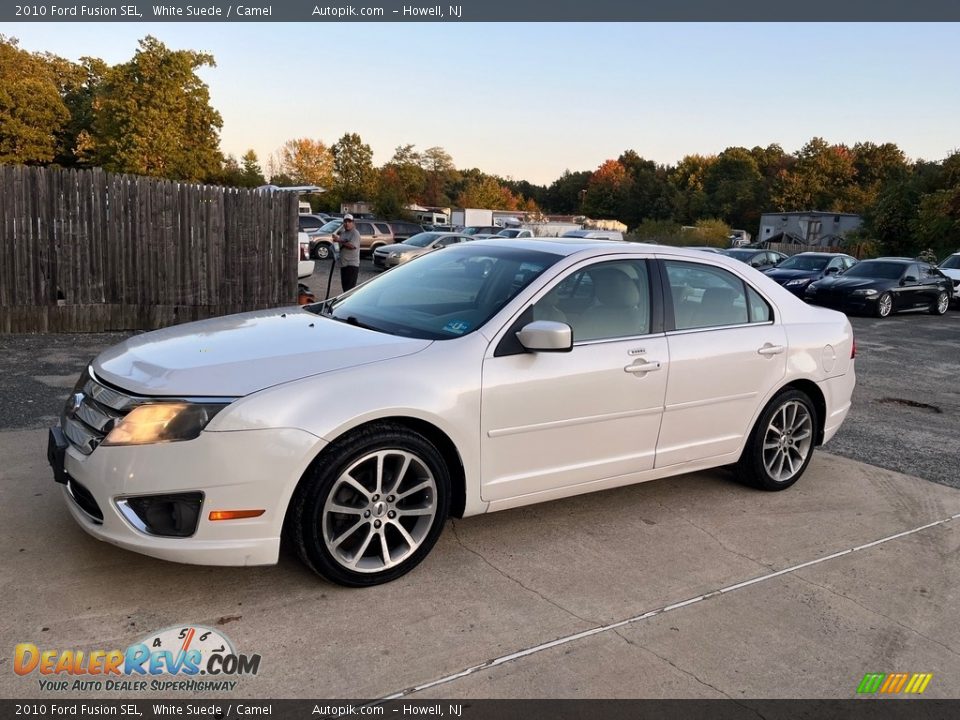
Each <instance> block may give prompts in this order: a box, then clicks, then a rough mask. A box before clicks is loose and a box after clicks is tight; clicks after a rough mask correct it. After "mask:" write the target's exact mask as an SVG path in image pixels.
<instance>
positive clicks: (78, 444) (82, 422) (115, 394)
mask: <svg viewBox="0 0 960 720" xmlns="http://www.w3.org/2000/svg"><path fill="white" fill-rule="evenodd" d="M137 404H138V400H137V398H134V397H132V396H130V395H127V394H126V393H123V392H121V391H119V390H116V389H114V388H111V387H108V386H106V385H104V384H103V383H101V382H100V381H98V380H96V379H94V378H93V377H92V375H91V374H90V371H89V370H84V373H83V375H82V376H81V378H80V381H78V382H77V385H76V387H75V388H74V391H73V394H72V395H71V396H70V398H68V399H67V404H66V407H65V408H64V411H63V417H62V418H61V424H62V425H63V434H64V435H66V436H67V440H69V441H70V444H71V445H73V446H74V447H75V448H76V449H77V450H79V451H80V452H82V453H83V454H84V455H89V454H90V453H92V452H93V451H94V450H96V449H97V446H98V445H99V444H100V443H101V442H103V439H104V438H105V437H106V436H107V435H108V434H109V432H110V431H111V430H113V428H114V426H115V425H116V424H117V423H118V422H119V421H120V420H121V419H122V418H123V417H124V416H125V415H126V414H127V413H128V412H130V410H132V409H133V408H134V407H135V406H136V405H137ZM94 504H96V503H94Z"/></svg>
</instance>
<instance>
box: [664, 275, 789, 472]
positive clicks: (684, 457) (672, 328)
mask: <svg viewBox="0 0 960 720" xmlns="http://www.w3.org/2000/svg"><path fill="white" fill-rule="evenodd" d="M661 268H662V278H663V283H664V287H665V291H664V297H665V305H664V310H665V317H664V323H665V328H666V331H667V332H666V337H667V344H668V347H669V355H670V377H669V380H668V383H667V393H666V400H665V402H664V412H663V422H662V423H661V427H660V439H659V442H658V443H657V461H656V466H657V467H658V468H659V467H667V466H670V465H676V464H678V463H686V462H693V461H697V460H702V459H706V458H711V457H715V456H718V455H724V454H727V453H731V452H734V451H736V450H737V449H738V448H739V447H740V444H741V443H742V442H743V439H744V436H745V435H746V434H747V433H748V432H749V431H750V423H751V421H752V419H753V417H754V415H755V413H756V412H757V409H758V406H759V405H760V404H761V403H762V402H763V401H764V398H765V397H766V396H767V395H768V394H769V393H770V392H771V391H772V390H773V389H774V388H776V386H777V385H779V384H780V382H781V380H782V379H783V376H784V374H785V372H786V358H787V338H786V332H785V330H784V328H783V326H782V324H780V322H779V319H778V318H776V317H775V314H774V310H773V305H772V304H771V303H770V302H769V301H768V300H767V299H765V298H764V297H763V296H762V295H761V294H760V293H759V292H758V291H757V290H756V289H755V288H753V287H752V286H750V285H749V284H748V283H746V282H745V281H744V280H743V279H741V278H740V277H739V276H737V275H735V274H734V273H732V272H730V271H728V270H726V269H725V268H721V267H718V266H715V265H709V264H706V263H699V262H696V261H693V262H691V261H687V260H683V261H679V260H671V259H666V258H665V259H663V260H662V261H661Z"/></svg>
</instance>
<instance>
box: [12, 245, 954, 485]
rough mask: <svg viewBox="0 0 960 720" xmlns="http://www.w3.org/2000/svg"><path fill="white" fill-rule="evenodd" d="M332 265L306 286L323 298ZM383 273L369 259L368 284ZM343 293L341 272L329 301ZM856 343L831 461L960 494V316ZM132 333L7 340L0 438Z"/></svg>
mask: <svg viewBox="0 0 960 720" xmlns="http://www.w3.org/2000/svg"><path fill="white" fill-rule="evenodd" d="M328 273H329V266H328V265H327V264H326V263H323V264H320V263H318V265H317V269H316V271H315V272H314V274H313V276H312V277H311V278H309V279H308V280H307V281H306V283H305V284H306V285H307V286H308V287H309V288H310V289H311V290H313V291H314V292H315V293H316V294H317V296H318V298H323V297H324V295H325V293H326V288H327V277H328ZM375 274H376V272H375V271H374V270H373V267H372V265H371V263H370V261H369V260H366V259H365V260H363V261H362V265H361V271H360V281H361V282H363V281H365V280H368V279H369V278H371V277H373V276H374V275H375ZM339 291H340V279H339V276H338V273H337V272H334V278H333V282H332V285H331V295H336V294H337V293H338V292H339ZM851 321H852V323H853V326H854V331H855V333H856V337H857V389H856V392H855V394H854V406H853V409H852V411H851V413H850V415H849V417H848V418H847V421H846V422H845V423H844V425H843V427H842V428H841V429H840V432H839V433H837V435H836V437H835V438H834V439H833V440H832V441H831V442H830V444H829V445H828V446H827V448H826V449H827V450H828V451H829V452H831V453H835V454H838V455H842V456H844V457H848V458H852V459H854V460H859V461H861V462H866V463H870V464H872V465H879V466H880V467H884V468H888V469H890V470H896V471H898V472H902V473H906V474H909V475H916V476H918V477H922V478H926V479H927V480H932V481H933V482H937V483H941V484H943V485H950V486H952V487H958V488H960V379H958V378H960V372H958V371H960V358H958V348H960V312H958V311H956V310H951V311H950V312H949V313H948V314H947V315H946V316H945V317H932V316H930V315H926V314H920V313H907V314H902V315H896V316H894V317H891V318H888V319H886V320H875V319H870V318H852V319H851ZM129 335H130V333H101V334H63V335H0V353H2V355H0V357H2V358H3V360H2V361H0V362H2V366H3V370H4V372H3V373H2V374H0V397H2V398H3V402H2V403H0V430H13V429H23V428H41V427H45V426H47V425H50V424H51V423H54V422H55V421H56V418H57V416H58V415H59V413H60V409H61V408H62V406H63V402H64V400H65V399H66V397H67V395H68V393H69V392H70V390H71V388H73V385H74V383H75V382H76V379H77V377H79V375H80V371H81V370H82V369H83V367H84V366H85V365H86V363H87V362H89V361H90V359H91V358H92V357H94V356H95V355H96V354H97V353H99V352H100V351H101V350H102V349H104V348H106V347H109V346H110V345H113V344H115V343H117V342H120V341H121V340H123V339H124V338H126V337H129Z"/></svg>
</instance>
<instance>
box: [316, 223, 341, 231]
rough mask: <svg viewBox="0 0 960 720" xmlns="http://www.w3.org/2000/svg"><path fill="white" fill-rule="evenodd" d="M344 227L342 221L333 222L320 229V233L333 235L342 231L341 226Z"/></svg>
mask: <svg viewBox="0 0 960 720" xmlns="http://www.w3.org/2000/svg"><path fill="white" fill-rule="evenodd" d="M341 225H343V221H342V220H331V221H330V222H328V223H327V224H326V225H324V226H323V227H321V228H320V232H323V233H332V232H336V231H337V230H339V229H340V226H341Z"/></svg>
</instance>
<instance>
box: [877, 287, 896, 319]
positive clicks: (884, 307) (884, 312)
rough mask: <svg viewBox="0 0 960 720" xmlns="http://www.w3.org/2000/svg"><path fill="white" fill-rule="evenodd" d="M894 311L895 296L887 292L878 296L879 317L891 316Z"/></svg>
mask: <svg viewBox="0 0 960 720" xmlns="http://www.w3.org/2000/svg"><path fill="white" fill-rule="evenodd" d="M892 311H893V296H892V295H891V294H890V293H888V292H885V293H884V294H883V295H881V296H880V297H879V298H877V317H881V318H885V317H889V315H890V313H891V312H892Z"/></svg>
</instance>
